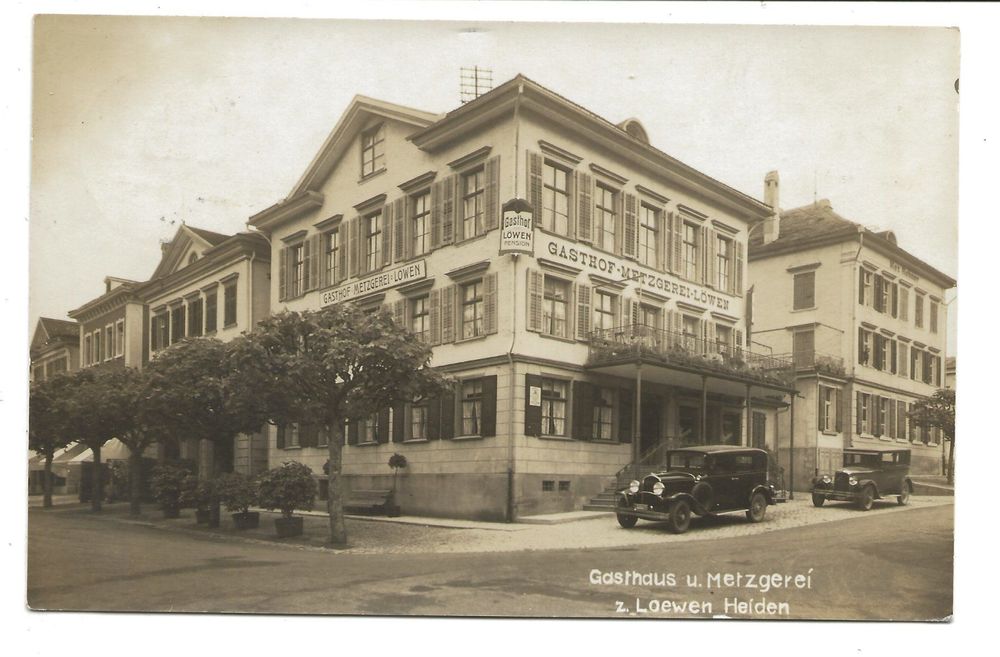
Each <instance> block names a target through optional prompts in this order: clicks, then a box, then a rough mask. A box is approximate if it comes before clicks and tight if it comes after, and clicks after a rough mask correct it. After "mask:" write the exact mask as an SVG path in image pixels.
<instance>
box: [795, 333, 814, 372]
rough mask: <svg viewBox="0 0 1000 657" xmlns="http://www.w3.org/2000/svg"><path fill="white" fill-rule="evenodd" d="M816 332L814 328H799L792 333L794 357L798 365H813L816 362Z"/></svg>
mask: <svg viewBox="0 0 1000 657" xmlns="http://www.w3.org/2000/svg"><path fill="white" fill-rule="evenodd" d="M815 352H816V332H815V331H814V330H813V329H806V330H799V331H795V332H794V333H792V357H793V358H794V359H795V365H796V366H798V367H811V366H813V365H815V364H816V356H815Z"/></svg>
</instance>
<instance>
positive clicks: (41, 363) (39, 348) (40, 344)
mask: <svg viewBox="0 0 1000 657" xmlns="http://www.w3.org/2000/svg"><path fill="white" fill-rule="evenodd" d="M29 353H30V356H31V380H32V381H44V380H46V379H50V378H52V377H53V376H54V375H56V374H58V373H59V372H72V371H73V370H75V369H78V368H79V367H80V326H79V324H77V323H76V322H68V321H66V320H64V319H52V318H51V317H40V318H39V319H38V324H36V325H35V334H34V335H33V336H32V338H31V348H30V351H29Z"/></svg>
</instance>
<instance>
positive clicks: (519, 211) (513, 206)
mask: <svg viewBox="0 0 1000 657" xmlns="http://www.w3.org/2000/svg"><path fill="white" fill-rule="evenodd" d="M505 253H523V254H525V255H533V254H534V253H535V215H534V212H532V209H531V206H530V205H529V204H528V202H527V201H525V200H523V199H519V198H516V199H513V200H511V201H507V202H506V203H504V205H503V217H502V218H501V223H500V255H503V254H505Z"/></svg>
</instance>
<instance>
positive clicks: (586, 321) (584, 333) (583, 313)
mask: <svg viewBox="0 0 1000 657" xmlns="http://www.w3.org/2000/svg"><path fill="white" fill-rule="evenodd" d="M592 293H593V290H592V288H591V286H589V285H584V284H583V283H578V284H577V286H576V338H577V340H587V339H589V338H590V331H591V328H590V325H591V317H592V315H591V313H592V310H591V307H592V306H591V294H592Z"/></svg>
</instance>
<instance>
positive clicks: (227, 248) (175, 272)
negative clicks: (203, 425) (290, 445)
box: [139, 225, 271, 475]
mask: <svg viewBox="0 0 1000 657" xmlns="http://www.w3.org/2000/svg"><path fill="white" fill-rule="evenodd" d="M162 249H163V254H162V258H161V259H160V264H159V265H158V266H157V268H156V271H154V272H153V276H152V277H151V278H150V280H149V281H147V282H145V283H143V284H142V285H141V286H140V288H139V295H140V296H141V298H142V302H143V304H144V306H145V308H146V309H147V310H146V316H147V317H148V322H147V325H146V328H145V330H144V331H143V334H144V336H146V337H145V339H144V342H143V343H144V344H146V345H149V352H148V353H146V354H144V361H148V360H150V359H152V358H156V354H157V353H159V352H160V351H162V350H163V349H166V348H168V347H169V346H170V345H172V344H174V343H176V342H178V341H180V340H183V339H184V338H189V337H201V336H211V337H214V338H217V339H219V340H222V341H228V340H231V339H233V338H234V337H236V336H238V335H240V334H241V333H242V332H243V331H247V330H250V329H252V328H253V326H254V325H255V324H256V323H257V322H259V321H260V320H261V319H263V318H264V317H266V316H267V315H268V312H269V307H270V306H269V303H270V281H269V278H268V277H269V273H270V266H271V265H270V256H271V247H270V244H268V241H267V239H265V238H264V237H263V236H262V235H260V234H257V233H238V234H236V235H222V234H220V233H214V232H212V231H208V230H203V229H200V228H194V227H192V226H187V225H182V226H181V227H180V228H179V229H178V230H177V233H176V234H175V235H174V238H173V240H171V241H170V242H168V243H166V244H163V247H162ZM211 447H212V446H211V445H209V444H205V445H202V446H200V447H199V446H198V445H196V444H192V443H191V442H182V443H181V444H180V445H179V446H178V448H177V450H176V452H174V451H172V448H171V453H170V454H167V453H166V451H165V450H166V449H167V447H166V446H164V447H163V448H162V449H163V450H164V451H163V452H162V453H161V456H163V457H166V456H172V457H179V458H184V459H192V460H195V461H197V462H198V464H199V469H200V470H201V471H202V473H203V474H205V475H207V474H208V472H210V471H211V468H212V461H213V460H214V459H219V460H221V461H222V468H223V469H224V470H226V471H228V470H230V469H231V468H234V469H236V470H237V471H240V472H243V473H244V474H256V473H258V472H260V471H262V470H265V469H266V468H267V444H266V438H265V436H264V435H263V434H258V435H256V436H246V435H241V436H239V437H238V438H236V440H235V441H234V443H233V444H231V445H229V444H225V445H224V444H216V446H215V447H216V451H215V452H214V453H213V451H212V449H211Z"/></svg>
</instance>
